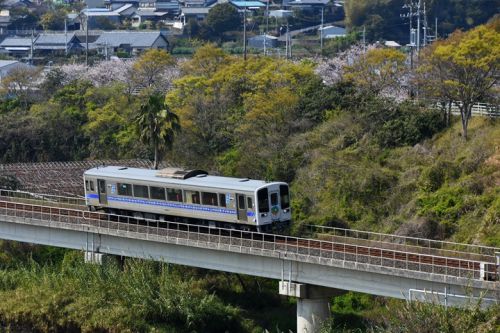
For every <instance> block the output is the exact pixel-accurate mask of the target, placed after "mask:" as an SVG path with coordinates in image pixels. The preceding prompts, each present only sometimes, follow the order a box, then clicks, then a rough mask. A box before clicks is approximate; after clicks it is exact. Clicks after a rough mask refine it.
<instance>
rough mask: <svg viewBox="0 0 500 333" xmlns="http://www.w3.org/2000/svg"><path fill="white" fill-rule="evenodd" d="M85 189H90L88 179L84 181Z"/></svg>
mask: <svg viewBox="0 0 500 333" xmlns="http://www.w3.org/2000/svg"><path fill="white" fill-rule="evenodd" d="M85 190H87V191H90V185H89V181H88V180H86V181H85Z"/></svg>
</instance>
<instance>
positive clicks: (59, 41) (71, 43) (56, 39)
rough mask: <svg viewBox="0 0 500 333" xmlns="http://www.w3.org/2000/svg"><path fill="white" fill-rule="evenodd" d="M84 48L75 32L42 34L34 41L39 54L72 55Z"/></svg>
mask: <svg viewBox="0 0 500 333" xmlns="http://www.w3.org/2000/svg"><path fill="white" fill-rule="evenodd" d="M81 48H82V46H81V45H80V42H79V40H78V38H76V36H75V33H74V32H71V33H70V32H68V33H41V34H40V35H38V38H37V39H36V40H35V41H34V50H35V51H36V52H37V53H61V54H64V53H71V52H75V51H76V50H80V49H81Z"/></svg>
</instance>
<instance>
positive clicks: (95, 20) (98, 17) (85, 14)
mask: <svg viewBox="0 0 500 333" xmlns="http://www.w3.org/2000/svg"><path fill="white" fill-rule="evenodd" d="M120 18H121V17H120V14H119V13H117V12H115V11H113V10H109V9H107V8H87V9H84V10H82V12H81V13H80V21H81V22H82V24H81V29H86V28H87V29H105V28H108V27H110V26H113V25H118V24H120Z"/></svg>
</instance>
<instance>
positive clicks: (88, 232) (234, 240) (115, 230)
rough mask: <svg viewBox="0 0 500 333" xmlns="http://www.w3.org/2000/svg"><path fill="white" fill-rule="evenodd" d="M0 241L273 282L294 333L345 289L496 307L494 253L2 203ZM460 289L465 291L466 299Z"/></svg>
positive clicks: (369, 236)
mask: <svg viewBox="0 0 500 333" xmlns="http://www.w3.org/2000/svg"><path fill="white" fill-rule="evenodd" d="M0 238H1V239H6V240H14V241H20V242H29V243H35V244H43V245H50V246H57V247H64V248H68V249H76V250H82V251H85V257H86V260H87V261H92V262H100V260H101V257H102V255H103V254H111V255H117V256H127V257H135V258H144V259H152V260H158V261H164V262H168V263H174V264H180V265H187V266H194V267H200V268H206V269H213V270H220V271H225V272H233V273H241V274H248V275H253V276H260V277H266V278H271V279H278V280H280V284H279V293H280V294H283V295H288V296H293V297H297V298H298V302H297V332H300V333H302V332H314V331H316V330H317V328H318V327H319V325H320V323H321V321H322V320H324V319H325V317H326V316H328V313H329V309H328V300H329V298H330V297H331V296H334V295H336V294H338V293H340V292H342V291H344V290H352V291H357V292H363V293H369V294H373V295H380V296H387V297H395V298H400V299H407V300H422V301H434V302H440V303H442V304H445V305H447V306H460V305H461V304H464V303H465V302H467V301H469V300H470V299H471V298H472V299H474V298H481V299H482V305H483V306H489V305H491V304H495V303H498V301H499V295H500V282H499V281H498V265H499V260H500V249H498V248H488V247H481V246H473V245H464V244H455V243H446V242H435V241H430V240H425V239H417V238H408V237H399V236H393V235H384V234H375V233H367V232H361V231H352V230H345V229H327V230H323V232H320V233H317V234H316V237H314V238H297V237H289V236H282V235H272V234H262V233H256V232H246V231H237V230H228V229H215V228H208V227H203V226H195V225H188V224H182V223H174V222H161V224H160V225H158V222H157V221H148V220H144V221H142V222H141V223H137V221H136V220H133V219H132V218H128V217H119V216H111V215H107V214H102V213H95V212H89V211H86V210H85V209H84V208H83V207H81V206H79V205H61V204H60V203H58V204H57V205H56V204H54V203H50V202H42V201H39V200H26V199H19V198H13V197H5V196H0ZM466 290H467V291H466Z"/></svg>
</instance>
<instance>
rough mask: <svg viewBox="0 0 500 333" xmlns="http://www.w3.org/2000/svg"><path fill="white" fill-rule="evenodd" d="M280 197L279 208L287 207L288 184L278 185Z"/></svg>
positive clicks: (288, 202)
mask: <svg viewBox="0 0 500 333" xmlns="http://www.w3.org/2000/svg"><path fill="white" fill-rule="evenodd" d="M280 199H281V209H287V208H289V207H290V193H289V192H288V186H286V185H280Z"/></svg>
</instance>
